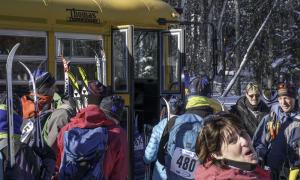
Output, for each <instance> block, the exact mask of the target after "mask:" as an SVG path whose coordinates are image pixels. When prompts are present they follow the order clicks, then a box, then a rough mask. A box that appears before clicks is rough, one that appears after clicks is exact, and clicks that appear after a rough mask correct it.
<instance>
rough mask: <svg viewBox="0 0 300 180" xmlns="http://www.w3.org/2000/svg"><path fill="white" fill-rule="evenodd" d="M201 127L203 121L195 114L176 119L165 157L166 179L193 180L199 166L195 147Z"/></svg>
mask: <svg viewBox="0 0 300 180" xmlns="http://www.w3.org/2000/svg"><path fill="white" fill-rule="evenodd" d="M202 127H203V119H202V118H201V117H200V116H198V115H196V114H188V113H186V114H183V115H181V116H178V117H177V118H176V120H175V123H174V125H173V127H172V128H171V130H170V134H169V140H168V144H167V155H166V156H165V163H166V167H167V176H168V179H172V180H176V179H194V171H195V169H196V167H197V166H198V164H199V160H198V157H197V155H196V153H195V145H196V140H197V137H198V135H199V133H200V131H201V128H202Z"/></svg>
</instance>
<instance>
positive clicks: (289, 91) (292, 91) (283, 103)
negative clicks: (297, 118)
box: [277, 83, 297, 112]
mask: <svg viewBox="0 0 300 180" xmlns="http://www.w3.org/2000/svg"><path fill="white" fill-rule="evenodd" d="M277 94H278V101H279V105H280V107H281V109H282V110H283V112H291V111H292V110H294V108H295V102H296V97H297V91H296V87H295V86H294V85H293V84H288V83H279V84H278V86H277Z"/></svg>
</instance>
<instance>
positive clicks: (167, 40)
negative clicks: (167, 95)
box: [162, 33, 180, 93]
mask: <svg viewBox="0 0 300 180" xmlns="http://www.w3.org/2000/svg"><path fill="white" fill-rule="evenodd" d="M178 36H179V34H171V33H164V34H163V36H162V46H163V48H164V49H165V50H164V51H163V53H162V91H163V92H166V91H168V92H174V93H176V92H179V91H180V46H179V45H180V44H179V41H178V40H179V37H178Z"/></svg>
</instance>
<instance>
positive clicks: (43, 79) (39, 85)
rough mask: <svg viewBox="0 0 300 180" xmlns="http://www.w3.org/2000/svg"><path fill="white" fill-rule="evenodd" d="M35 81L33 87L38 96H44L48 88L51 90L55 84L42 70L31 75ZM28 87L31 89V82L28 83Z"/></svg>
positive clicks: (48, 74)
mask: <svg viewBox="0 0 300 180" xmlns="http://www.w3.org/2000/svg"><path fill="white" fill-rule="evenodd" d="M32 75H33V77H34V79H35V87H36V90H37V93H38V94H43V95H45V94H46V93H47V91H48V89H49V88H51V87H52V86H53V85H54V83H55V78H54V77H53V76H52V75H51V74H50V73H49V72H46V71H43V70H42V69H37V70H35V71H34V72H33V73H32ZM29 86H30V88H31V89H32V82H31V81H29Z"/></svg>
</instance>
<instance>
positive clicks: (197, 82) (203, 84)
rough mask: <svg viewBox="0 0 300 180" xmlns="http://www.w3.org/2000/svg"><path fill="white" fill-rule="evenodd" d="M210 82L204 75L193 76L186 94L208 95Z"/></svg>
mask: <svg viewBox="0 0 300 180" xmlns="http://www.w3.org/2000/svg"><path fill="white" fill-rule="evenodd" d="M210 93H211V92H210V83H209V79H208V77H207V76H206V75H204V76H202V77H201V78H200V77H195V78H194V79H192V81H191V82H190V85H189V88H188V95H189V96H194V95H196V96H207V97H209V96H210Z"/></svg>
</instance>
